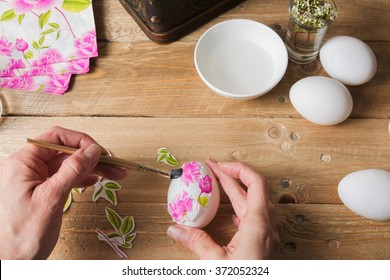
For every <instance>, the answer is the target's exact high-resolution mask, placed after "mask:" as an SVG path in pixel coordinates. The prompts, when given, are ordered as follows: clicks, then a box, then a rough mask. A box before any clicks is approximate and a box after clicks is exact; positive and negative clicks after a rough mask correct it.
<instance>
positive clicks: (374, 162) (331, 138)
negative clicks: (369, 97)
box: [0, 117, 390, 204]
mask: <svg viewBox="0 0 390 280" xmlns="http://www.w3.org/2000/svg"><path fill="white" fill-rule="evenodd" d="M52 125H61V126H65V127H68V128H72V129H76V130H80V131H85V132H87V133H89V134H90V135H92V136H93V137H95V138H96V139H97V140H98V141H99V142H100V143H101V144H102V145H104V146H105V147H106V148H108V149H109V150H110V151H112V152H113V153H114V155H116V156H118V157H122V158H125V159H129V160H133V161H137V162H141V163H145V164H149V165H154V166H157V167H165V165H163V164H157V163H156V158H157V149H158V148H160V147H168V148H169V149H171V151H172V152H173V153H174V154H175V155H176V156H177V157H178V159H179V161H180V162H181V163H184V162H187V161H192V160H200V161H204V160H205V159H207V158H209V157H212V158H215V159H217V160H219V161H243V162H247V163H248V164H249V165H251V166H252V167H253V168H254V169H255V170H257V171H258V172H259V173H261V174H263V175H264V176H265V177H266V178H267V179H268V181H269V186H270V197H271V200H272V201H273V202H274V203H279V202H280V203H299V204H312V203H331V204H339V203H341V201H340V199H339V197H338V194H337V185H338V182H339V181H340V180H341V178H343V177H344V176H345V175H346V174H348V173H350V172H352V171H356V170H360V169H366V168H381V169H385V170H386V169H388V168H389V165H388V163H389V159H390V152H389V151H390V142H389V141H386V139H388V137H389V133H388V120H359V119H351V120H348V121H346V122H344V123H343V124H341V125H338V126H330V127H322V126H316V125H313V124H310V123H308V122H307V121H305V120H301V119H256V118H241V119H236V118H232V119H223V118H195V119H193V118H181V119H170V118H113V117H110V118H102V117H100V118H86V117H74V118H66V117H64V118H57V117H52V118H43V117H41V118H35V117H9V118H4V120H3V123H2V125H1V126H0V129H1V137H0V159H3V158H5V157H6V156H7V155H9V154H11V153H13V152H15V151H16V150H18V149H19V148H20V147H22V146H23V145H25V143H24V140H25V138H26V137H34V136H35V135H38V134H40V133H41V132H42V131H43V130H45V129H46V128H48V127H50V126H52ZM122 184H123V185H124V190H123V193H124V196H125V197H126V198H127V199H128V200H129V201H130V202H134V203H135V202H145V203H155V202H156V203H157V202H159V203H161V202H164V201H165V197H166V190H167V187H168V182H167V180H166V179H164V178H160V177H157V176H155V175H152V174H151V175H149V176H147V175H145V174H143V173H139V172H132V174H131V175H130V176H129V177H128V178H127V179H125V180H124V181H123V182H122ZM150 193H153V195H150ZM119 201H121V200H119ZM223 201H225V202H226V201H228V200H227V198H226V197H224V198H223Z"/></svg>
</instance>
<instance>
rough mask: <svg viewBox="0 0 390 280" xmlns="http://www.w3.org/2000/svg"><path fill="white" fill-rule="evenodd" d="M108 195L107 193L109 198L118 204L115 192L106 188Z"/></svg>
mask: <svg viewBox="0 0 390 280" xmlns="http://www.w3.org/2000/svg"><path fill="white" fill-rule="evenodd" d="M106 195H107V200H108V201H109V202H111V203H112V204H113V205H114V206H115V205H116V204H117V201H116V194H115V192H112V191H110V190H106Z"/></svg>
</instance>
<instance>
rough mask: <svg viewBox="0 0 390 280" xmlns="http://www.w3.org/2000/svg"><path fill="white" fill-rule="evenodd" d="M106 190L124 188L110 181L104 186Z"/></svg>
mask: <svg viewBox="0 0 390 280" xmlns="http://www.w3.org/2000/svg"><path fill="white" fill-rule="evenodd" d="M104 188H105V189H107V190H120V189H121V188H122V187H121V186H120V185H119V184H118V183H115V182H112V181H109V182H107V183H105V184H104Z"/></svg>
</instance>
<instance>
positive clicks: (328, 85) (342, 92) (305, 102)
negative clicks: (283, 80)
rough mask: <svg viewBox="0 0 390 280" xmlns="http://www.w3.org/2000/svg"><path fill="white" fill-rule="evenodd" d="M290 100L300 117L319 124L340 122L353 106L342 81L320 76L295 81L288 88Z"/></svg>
mask: <svg viewBox="0 0 390 280" xmlns="http://www.w3.org/2000/svg"><path fill="white" fill-rule="evenodd" d="M290 101H291V103H292V105H293V106H294V108H295V110H297V112H298V113H299V114H301V116H302V117H304V118H305V119H307V120H309V121H311V122H313V123H316V124H320V125H334V124H338V123H341V122H342V121H344V120H345V119H347V118H348V116H349V115H350V114H351V112H352V107H353V100H352V96H351V94H350V93H349V91H348V89H347V88H346V87H345V86H344V85H343V84H342V83H340V82H339V81H336V80H334V79H331V78H328V77H320V76H313V77H307V78H304V79H301V80H299V81H298V82H296V83H295V84H294V85H293V86H292V87H291V89H290Z"/></svg>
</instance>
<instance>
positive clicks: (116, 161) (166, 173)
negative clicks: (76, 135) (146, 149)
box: [26, 138, 183, 179]
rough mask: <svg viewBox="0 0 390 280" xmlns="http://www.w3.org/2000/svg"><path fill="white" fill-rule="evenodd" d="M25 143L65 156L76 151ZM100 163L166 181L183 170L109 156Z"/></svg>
mask: <svg viewBox="0 0 390 280" xmlns="http://www.w3.org/2000/svg"><path fill="white" fill-rule="evenodd" d="M26 141H27V143H29V144H33V145H35V146H39V147H43V148H47V149H51V150H56V151H59V152H62V153H65V154H69V155H71V154H73V153H74V152H76V151H77V149H75V148H71V147H66V146H62V145H57V144H53V143H48V142H44V141H39V140H34V139H30V138H27V139H26ZM99 162H100V163H105V164H109V165H114V166H119V167H125V168H127V169H131V170H138V171H143V172H152V173H155V174H157V175H160V176H162V177H165V178H168V179H176V178H179V177H180V176H181V174H182V173H183V169H181V168H179V169H172V170H162V169H157V168H153V167H148V166H146V165H145V164H139V163H135V162H131V161H128V160H125V159H121V158H117V157H111V156H106V155H101V156H100V159H99Z"/></svg>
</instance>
